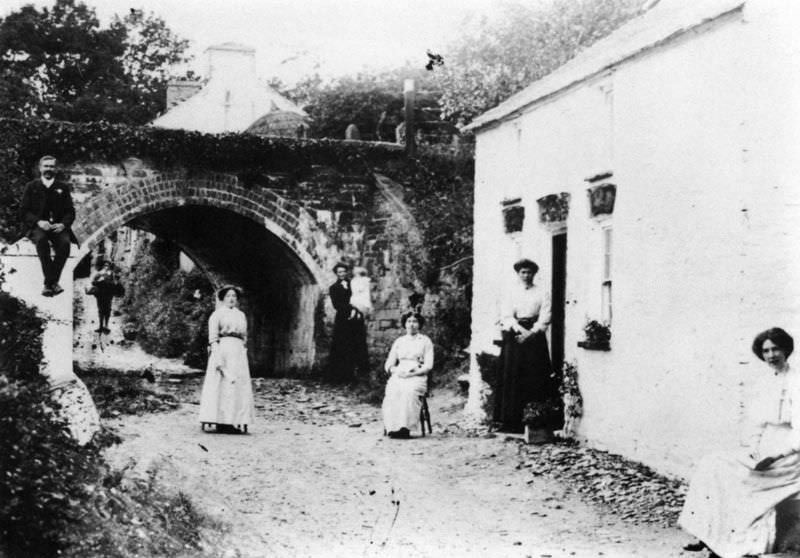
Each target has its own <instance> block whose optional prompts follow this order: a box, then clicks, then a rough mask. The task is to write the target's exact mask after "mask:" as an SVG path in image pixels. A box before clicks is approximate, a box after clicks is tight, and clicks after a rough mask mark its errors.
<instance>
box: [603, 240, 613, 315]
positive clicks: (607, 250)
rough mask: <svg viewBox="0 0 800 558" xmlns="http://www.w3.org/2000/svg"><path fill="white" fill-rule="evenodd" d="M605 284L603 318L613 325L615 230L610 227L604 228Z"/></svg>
mask: <svg viewBox="0 0 800 558" xmlns="http://www.w3.org/2000/svg"><path fill="white" fill-rule="evenodd" d="M602 232H603V243H602V244H603V282H602V305H603V307H602V316H603V321H604V322H605V323H606V324H608V325H611V317H612V315H613V313H612V298H611V271H612V270H611V254H612V250H613V244H612V240H613V229H612V228H611V226H610V225H608V226H605V227H603V229H602Z"/></svg>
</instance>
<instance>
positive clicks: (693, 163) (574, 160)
mask: <svg viewBox="0 0 800 558" xmlns="http://www.w3.org/2000/svg"><path fill="white" fill-rule="evenodd" d="M798 29H800V2H797V1H796V0H747V1H744V0H682V1H676V0H661V2H659V3H658V4H657V5H656V6H655V7H653V8H652V9H651V10H649V11H648V12H646V13H644V14H643V15H641V16H639V17H638V18H636V19H634V20H632V21H630V22H628V23H627V24H626V25H624V26H623V27H621V28H620V29H618V30H617V31H616V32H614V33H613V34H611V35H610V36H609V37H607V38H606V39H604V40H602V41H600V42H598V43H596V44H595V45H594V46H592V47H591V48H589V49H587V50H586V51H584V52H582V53H581V54H579V55H578V56H577V57H575V58H574V59H573V60H572V61H570V62H569V63H567V64H566V65H564V66H562V67H561V68H559V69H558V70H556V71H555V72H553V73H552V74H550V75H548V76H546V77H545V78H543V79H541V80H539V81H537V82H535V83H533V84H532V85H530V86H529V87H528V88H526V89H524V90H523V91H521V92H520V93H518V94H516V95H515V96H513V97H511V98H510V99H508V100H507V101H505V102H504V103H502V104H501V105H499V106H497V107H496V108H494V109H492V110H490V111H489V112H487V113H485V114H483V115H482V116H480V117H479V118H477V119H476V120H475V121H473V122H472V123H471V125H470V126H469V127H470V128H471V129H472V130H473V131H474V132H475V134H476V138H477V139H476V145H477V155H476V157H477V162H476V176H475V267H474V280H475V285H474V297H473V310H472V344H471V352H472V354H473V360H472V367H471V371H470V379H471V391H470V401H469V409H471V411H472V412H473V413H475V415H477V416H479V417H480V416H481V414H482V413H483V412H484V409H483V407H482V404H481V403H482V400H483V399H484V398H485V396H486V395H487V392H488V391H489V390H490V389H491V388H490V386H488V385H487V384H486V383H485V382H483V381H482V379H483V376H482V372H481V367H480V366H479V364H478V362H479V360H481V359H480V358H479V357H480V355H481V353H488V354H496V353H497V350H498V349H497V347H496V346H495V345H494V344H493V343H492V341H493V339H494V338H495V336H496V333H497V331H496V325H495V323H496V320H497V318H498V313H499V310H498V308H499V300H500V297H501V294H502V293H503V291H504V290H505V289H506V288H507V286H508V285H509V284H510V282H511V281H514V280H515V279H516V277H515V275H514V273H513V270H512V267H511V266H512V263H513V262H514V261H515V260H517V259H518V258H520V257H529V258H531V259H533V260H535V261H536V262H537V263H539V264H540V266H541V271H540V273H539V275H538V276H537V282H538V283H539V284H541V285H543V286H545V287H546V288H548V289H550V290H551V291H552V296H553V311H554V319H553V325H552V328H551V330H550V331H549V332H548V336H549V338H550V342H551V349H552V351H553V353H554V358H555V359H556V360H558V361H567V362H572V363H575V364H576V365H577V368H578V371H579V378H580V389H581V391H582V394H583V398H584V416H583V418H582V420H581V422H580V424H579V427H578V431H577V433H578V435H579V437H581V438H582V439H584V440H586V441H587V443H589V444H590V445H592V446H595V447H598V448H602V449H607V450H610V451H613V452H616V453H620V454H623V455H625V456H627V457H629V458H632V459H635V460H638V461H641V462H643V463H645V464H648V465H650V466H652V467H654V468H656V469H657V470H659V471H661V472H664V473H667V474H672V475H677V476H685V475H686V474H687V473H688V472H689V471H690V470H691V467H692V464H693V463H694V462H695V461H696V460H697V458H698V457H699V456H701V455H702V454H705V453H706V452H708V451H711V450H715V449H724V448H726V447H730V446H732V445H735V444H737V443H738V432H737V421H738V420H739V418H740V414H741V403H742V385H743V383H744V382H746V381H748V379H750V378H752V377H753V375H755V374H764V373H768V372H767V371H766V367H765V366H764V365H763V364H762V363H761V362H760V361H758V360H757V359H756V357H755V356H754V355H753V354H752V353H751V352H750V344H751V341H752V339H753V337H754V335H755V334H756V333H758V332H759V331H761V330H764V329H766V328H768V327H771V326H780V327H783V328H784V329H786V330H787V331H789V332H790V333H791V334H793V335H794V336H795V338H796V339H797V340H798V342H800V257H798V256H800V32H798ZM592 320H596V321H598V322H604V323H607V324H609V325H610V329H611V334H612V337H611V341H610V346H609V347H608V350H597V349H598V348H597V347H592V346H589V347H585V343H583V342H584V341H586V339H585V336H584V331H583V329H584V326H585V325H586V324H587V323H588V322H589V321H592ZM579 343H580V344H581V345H584V347H580V346H579ZM562 355H563V356H562ZM794 360H795V361H796V364H795V365H796V366H800V356H797V355H796V356H795V357H794Z"/></svg>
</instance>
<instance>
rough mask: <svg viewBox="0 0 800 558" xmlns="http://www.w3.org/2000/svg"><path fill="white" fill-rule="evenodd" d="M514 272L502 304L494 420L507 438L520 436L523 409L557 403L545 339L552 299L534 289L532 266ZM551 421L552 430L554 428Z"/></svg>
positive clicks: (516, 267)
mask: <svg viewBox="0 0 800 558" xmlns="http://www.w3.org/2000/svg"><path fill="white" fill-rule="evenodd" d="M514 271H515V272H516V273H517V277H518V279H519V282H518V283H517V285H516V287H515V288H514V289H511V290H510V291H509V292H508V293H506V296H505V299H504V300H503V304H502V318H501V320H500V327H501V329H502V332H503V344H502V351H501V353H500V370H499V371H498V376H497V385H496V389H495V408H494V417H493V418H494V420H495V422H497V423H499V424H500V429H501V430H504V431H506V432H521V431H522V413H523V409H524V408H525V405H526V404H528V403H532V402H544V401H548V400H554V399H555V400H557V399H558V383H557V381H556V380H555V379H554V378H553V377H551V373H552V369H551V364H550V353H549V351H548V348H547V337H546V336H545V332H546V331H547V327H548V326H549V325H550V296H549V294H548V293H547V292H545V290H544V289H543V288H542V287H539V286H537V285H535V284H534V283H533V278H534V277H535V276H536V272H537V271H539V266H538V265H536V263H535V262H533V261H531V260H528V259H522V260H519V261H518V262H516V263H515V264H514ZM555 420H556V419H555V417H554V421H553V422H554V424H553V425H552V426H553V427H554V428H557V427H558V425H557V424H555Z"/></svg>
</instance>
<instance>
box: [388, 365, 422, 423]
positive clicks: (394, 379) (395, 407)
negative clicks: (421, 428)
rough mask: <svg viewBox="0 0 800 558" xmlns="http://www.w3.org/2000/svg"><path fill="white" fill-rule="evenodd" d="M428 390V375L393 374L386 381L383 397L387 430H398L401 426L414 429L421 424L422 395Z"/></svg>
mask: <svg viewBox="0 0 800 558" xmlns="http://www.w3.org/2000/svg"><path fill="white" fill-rule="evenodd" d="M427 390H428V377H427V376H412V377H410V378H400V377H398V376H397V375H396V374H393V375H392V376H391V377H390V378H389V381H388V382H386V394H385V395H384V397H383V405H382V407H381V409H382V411H383V427H384V428H385V429H386V432H397V431H398V430H400V429H401V428H408V429H409V430H412V429H414V428H416V427H417V425H418V424H419V410H420V408H421V407H422V403H421V402H420V400H419V397H420V395H425V393H426V392H427Z"/></svg>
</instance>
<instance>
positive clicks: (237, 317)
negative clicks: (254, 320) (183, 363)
mask: <svg viewBox="0 0 800 558" xmlns="http://www.w3.org/2000/svg"><path fill="white" fill-rule="evenodd" d="M225 336H233V337H239V338H240V339H242V341H247V318H246V317H245V315H244V312H242V311H241V310H239V309H238V308H228V307H227V306H222V307H220V308H217V309H216V310H214V312H213V313H212V314H211V317H210V318H208V343H209V344H212V343H216V342H217V341H219V338H220V337H225Z"/></svg>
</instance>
